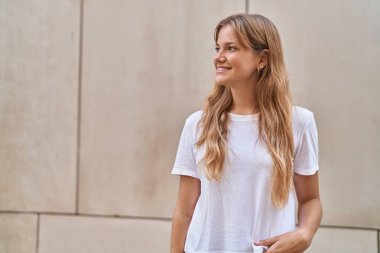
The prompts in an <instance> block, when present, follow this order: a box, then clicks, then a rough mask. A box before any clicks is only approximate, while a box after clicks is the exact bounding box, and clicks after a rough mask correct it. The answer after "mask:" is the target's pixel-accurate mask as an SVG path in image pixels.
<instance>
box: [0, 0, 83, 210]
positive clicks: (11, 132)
mask: <svg viewBox="0 0 380 253" xmlns="http://www.w3.org/2000/svg"><path fill="white" fill-rule="evenodd" d="M0 34H1V36H0V89H1V92H0V132H1V141H0V163H1V166H0V174H1V175H2V176H1V177H0V208H1V209H2V210H27V211H60V212H71V211H74V204H75V161H76V125H77V100H78V94H77V87H78V49H79V45H78V41H79V39H78V37H79V1H67V0H65V1H47V0H42V1H21V0H17V1H1V2H0Z"/></svg>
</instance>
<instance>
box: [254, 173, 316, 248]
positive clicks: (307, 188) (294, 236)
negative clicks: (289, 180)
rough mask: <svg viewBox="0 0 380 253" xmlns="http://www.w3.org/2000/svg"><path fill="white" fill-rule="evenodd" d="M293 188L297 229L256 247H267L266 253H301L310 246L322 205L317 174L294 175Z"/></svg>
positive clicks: (259, 243)
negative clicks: (296, 209) (295, 199)
mask: <svg viewBox="0 0 380 253" xmlns="http://www.w3.org/2000/svg"><path fill="white" fill-rule="evenodd" d="M294 186H295V190H296V194H297V199H298V228H297V229H296V230H295V231H292V232H288V233H285V234H282V235H278V236H275V237H273V238H269V239H266V240H262V241H260V242H255V244H256V245H263V246H269V247H270V248H269V250H268V251H267V253H271V252H283V253H301V252H304V251H305V250H306V249H307V248H308V247H309V246H310V244H311V241H312V239H313V236H314V234H315V232H316V231H317V229H318V227H319V225H320V223H321V219H322V204H321V201H320V198H319V186H318V172H317V173H315V174H314V175H312V176H303V175H298V174H294Z"/></svg>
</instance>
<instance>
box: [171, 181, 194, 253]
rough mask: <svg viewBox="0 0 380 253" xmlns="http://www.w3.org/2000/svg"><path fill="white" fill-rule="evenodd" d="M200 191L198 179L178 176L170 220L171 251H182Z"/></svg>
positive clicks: (173, 252) (180, 252)
mask: <svg viewBox="0 0 380 253" xmlns="http://www.w3.org/2000/svg"><path fill="white" fill-rule="evenodd" d="M200 192H201V183H200V181H199V180H198V179H196V178H193V177H189V176H181V177H180V182H179V191H178V200H177V204H176V207H175V209H174V214H173V220H172V233H171V243H170V252H171V253H183V252H184V246H185V240H186V235H187V230H188V228H189V225H190V221H191V218H192V216H193V212H194V208H195V204H196V203H197V201H198V198H199V195H200Z"/></svg>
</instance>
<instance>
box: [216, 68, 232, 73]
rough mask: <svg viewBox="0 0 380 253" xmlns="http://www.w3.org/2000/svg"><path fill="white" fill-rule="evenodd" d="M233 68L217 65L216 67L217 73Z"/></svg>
mask: <svg viewBox="0 0 380 253" xmlns="http://www.w3.org/2000/svg"><path fill="white" fill-rule="evenodd" d="M230 69H231V68H227V67H217V68H216V73H223V72H226V71H227V70H230Z"/></svg>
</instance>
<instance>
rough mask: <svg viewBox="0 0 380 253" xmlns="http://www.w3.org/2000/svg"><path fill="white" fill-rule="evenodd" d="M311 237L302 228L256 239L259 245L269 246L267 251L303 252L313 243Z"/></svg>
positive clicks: (275, 252) (270, 252) (277, 252)
mask: <svg viewBox="0 0 380 253" xmlns="http://www.w3.org/2000/svg"><path fill="white" fill-rule="evenodd" d="M311 239H312V238H311V237H310V236H309V235H308V233H307V232H306V231H304V230H302V229H300V228H299V229H297V230H295V231H292V232H288V233H285V234H282V235H278V236H275V237H272V238H268V239H265V240H261V241H258V242H256V241H254V242H253V243H254V244H255V245H257V246H268V247H269V249H268V250H267V251H266V253H302V252H304V251H305V250H306V249H307V248H308V247H309V245H310V243H311Z"/></svg>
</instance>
